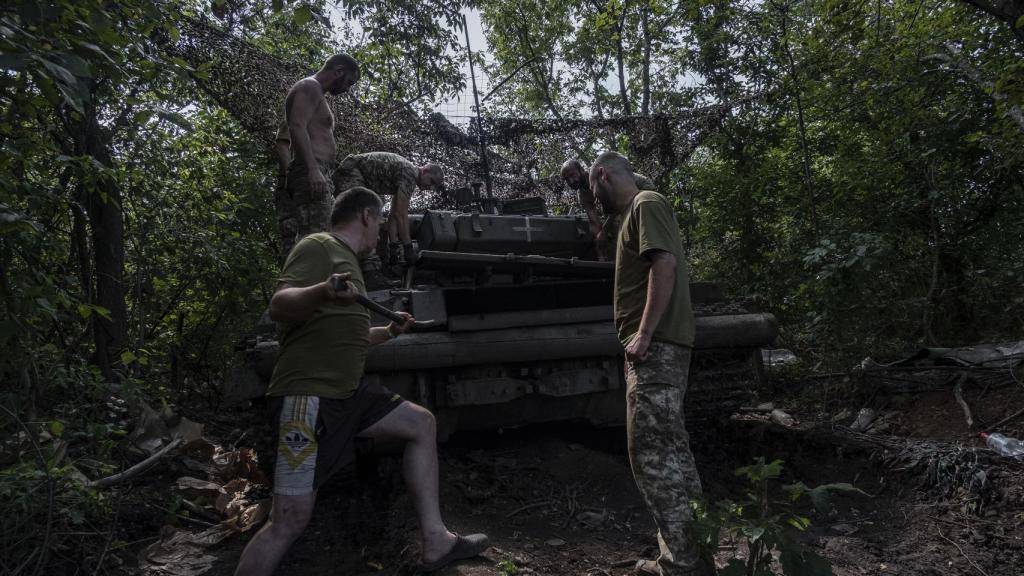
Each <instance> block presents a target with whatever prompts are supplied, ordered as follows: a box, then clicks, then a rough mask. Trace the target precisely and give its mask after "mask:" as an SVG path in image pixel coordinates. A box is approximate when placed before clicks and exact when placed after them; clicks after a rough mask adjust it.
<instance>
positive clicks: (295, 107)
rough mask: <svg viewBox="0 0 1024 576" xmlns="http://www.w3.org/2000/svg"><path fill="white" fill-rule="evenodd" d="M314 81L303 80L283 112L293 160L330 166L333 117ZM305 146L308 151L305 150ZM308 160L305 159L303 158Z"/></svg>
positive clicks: (333, 156)
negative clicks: (290, 141) (289, 136)
mask: <svg viewBox="0 0 1024 576" xmlns="http://www.w3.org/2000/svg"><path fill="white" fill-rule="evenodd" d="M325 96H326V95H325V94H324V91H323V89H322V88H321V87H320V83H319V82H317V81H316V79H315V78H313V77H309V78H303V79H302V80H299V81H298V82H296V83H295V85H294V86H292V88H291V90H289V91H288V96H287V97H286V98H285V102H284V111H285V117H286V118H287V121H288V131H289V134H290V135H291V140H292V155H293V157H292V160H293V161H296V162H302V163H305V164H306V165H307V166H308V165H309V163H310V162H311V161H315V162H317V163H327V164H333V163H334V158H335V154H336V152H335V142H334V113H333V112H331V107H330V106H328V105H327V99H326V98H325ZM307 143H308V150H307V149H304V148H305V146H306V144H307ZM307 153H308V154H309V156H306V154H307Z"/></svg>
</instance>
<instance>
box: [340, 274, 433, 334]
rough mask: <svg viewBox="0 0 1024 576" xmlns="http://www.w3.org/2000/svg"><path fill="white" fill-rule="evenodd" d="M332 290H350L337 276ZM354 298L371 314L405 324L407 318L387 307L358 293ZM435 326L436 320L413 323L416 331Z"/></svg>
mask: <svg viewBox="0 0 1024 576" xmlns="http://www.w3.org/2000/svg"><path fill="white" fill-rule="evenodd" d="M331 288H333V289H334V291H335V292H344V291H345V290H347V289H348V287H347V286H346V285H345V280H344V279H343V278H338V277H337V276H334V277H332V278H331ZM353 296H354V297H355V301H356V302H357V303H358V304H359V305H360V306H362V307H363V308H366V309H367V310H369V311H370V312H374V313H376V314H378V315H380V316H382V317H384V318H387V319H388V320H390V321H392V322H394V323H395V324H399V325H401V324H405V316H402V315H401V314H399V313H398V312H395V311H394V310H392V309H390V308H388V307H387V306H382V305H380V304H378V303H376V302H374V301H373V300H370V299H369V298H367V297H366V296H363V295H362V294H360V293H358V292H356V293H354V294H353ZM434 324H436V322H435V321H434V320H417V321H415V322H413V323H412V328H413V329H414V330H422V329H423V328H430V327H432V326H434Z"/></svg>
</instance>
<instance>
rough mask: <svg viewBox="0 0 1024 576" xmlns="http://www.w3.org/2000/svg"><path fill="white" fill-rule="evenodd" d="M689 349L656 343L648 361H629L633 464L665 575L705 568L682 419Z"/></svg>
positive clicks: (696, 482)
mask: <svg viewBox="0 0 1024 576" xmlns="http://www.w3.org/2000/svg"><path fill="white" fill-rule="evenodd" d="M690 352H691V350H690V348H686V347H684V346H677V345H675V344H668V343H666V342H652V343H651V347H650V349H649V350H648V353H647V359H646V360H645V361H643V362H641V363H632V362H626V434H627V436H628V441H629V463H630V466H632V468H633V477H634V478H635V479H636V485H637V487H638V488H639V489H640V494H641V496H642V497H643V499H644V502H645V503H646V504H647V508H648V509H650V511H651V513H652V514H653V516H654V523H655V524H656V525H657V527H658V546H659V548H660V549H661V555H660V556H659V557H658V567H659V568H660V569H661V574H662V576H676V575H684V574H685V575H687V576H689V575H691V574H702V573H703V572H702V571H704V570H706V566H705V565H704V564H703V562H702V561H701V559H700V556H699V553H698V550H697V546H696V543H695V542H694V541H693V539H692V538H691V537H690V528H691V524H692V523H693V511H692V510H691V509H690V500H692V499H695V498H699V497H700V495H701V486H700V477H699V476H698V475H697V466H696V464H695V463H694V461H693V454H692V453H691V452H690V436H689V434H687V432H686V426H685V423H684V421H683V397H684V396H685V395H686V383H687V377H688V374H689V369H690Z"/></svg>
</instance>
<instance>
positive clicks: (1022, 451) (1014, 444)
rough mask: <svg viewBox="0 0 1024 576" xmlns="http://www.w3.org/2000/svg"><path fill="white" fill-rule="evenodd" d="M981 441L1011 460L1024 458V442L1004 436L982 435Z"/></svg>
mask: <svg viewBox="0 0 1024 576" xmlns="http://www.w3.org/2000/svg"><path fill="white" fill-rule="evenodd" d="M981 439H982V440H984V441H985V444H987V445H988V447H989V448H991V449H992V450H994V451H996V452H998V453H999V454H1002V455H1003V456H1009V457H1010V458H1024V442H1021V441H1020V440H1017V439H1016V438H1010V437H1009V436H1004V435H1002V434H989V433H988V432H982V433H981Z"/></svg>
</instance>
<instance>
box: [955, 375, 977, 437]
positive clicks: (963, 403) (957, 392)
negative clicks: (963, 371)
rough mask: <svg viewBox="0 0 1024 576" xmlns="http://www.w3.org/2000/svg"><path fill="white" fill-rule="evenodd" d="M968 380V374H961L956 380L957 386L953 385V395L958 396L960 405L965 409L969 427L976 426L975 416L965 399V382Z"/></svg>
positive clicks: (957, 399) (957, 401)
mask: <svg viewBox="0 0 1024 576" xmlns="http://www.w3.org/2000/svg"><path fill="white" fill-rule="evenodd" d="M965 380H967V375H961V376H960V378H958V379H957V381H956V386H954V387H953V396H955V397H956V403H957V404H959V405H960V408H962V409H963V411H964V417H965V418H967V427H968V428H974V417H973V416H972V415H971V407H970V406H968V405H967V401H966V400H964V388H963V383H964V381H965Z"/></svg>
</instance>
